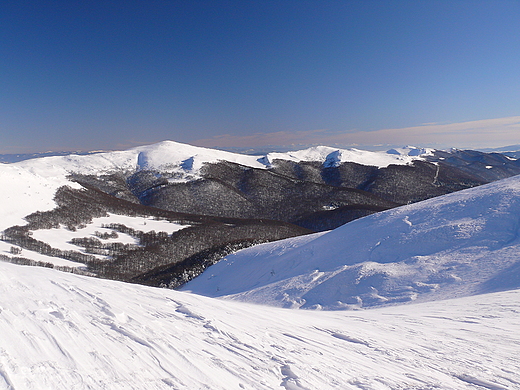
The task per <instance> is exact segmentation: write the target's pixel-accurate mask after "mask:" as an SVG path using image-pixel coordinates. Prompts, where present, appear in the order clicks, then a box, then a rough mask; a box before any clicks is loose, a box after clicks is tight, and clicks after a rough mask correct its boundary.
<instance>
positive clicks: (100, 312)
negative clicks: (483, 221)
mask: <svg viewBox="0 0 520 390" xmlns="http://www.w3.org/2000/svg"><path fill="white" fill-rule="evenodd" d="M0 294H1V297H2V301H1V303H0V332H1V334H2V337H1V338H0V389H2V390H8V389H9V390H12V389H17V390H29V389H30V390H47V389H52V390H65V389H66V390H69V389H76V390H84V389H85V390H86V389H111V390H118V389H147V390H153V389H215V390H217V389H226V390H228V389H292V390H294V389H356V390H361V389H363V390H379V389H440V390H443V389H444V390H448V389H449V390H464V389H466V390H469V389H493V390H503V389H515V388H518V387H519V386H520V374H519V373H520V361H519V360H518V349H519V347H520V338H519V333H518V320H519V318H518V313H519V312H520V292H519V291H508V292H501V293H495V294H486V295H482V296H479V297H469V298H464V299H459V300H451V301H447V302H446V301H445V302H431V303H427V304H420V305H407V306H399V307H392V308H383V309H378V310H371V311H362V312H344V311H342V312H316V311H289V310H284V309H279V308H271V307H263V306H258V305H249V304H244V303H240V302H229V301H221V300H215V299H211V298H206V297H201V296H196V295H191V294H186V293H180V292H176V291H172V290H164V289H154V288H148V287H144V286H138V285H129V284H124V283H119V282H112V281H107V280H101V279H92V278H85V277H80V276H76V275H72V274H66V273H60V272H57V271H55V270H51V269H43V268H36V267H23V266H16V265H12V264H7V263H0Z"/></svg>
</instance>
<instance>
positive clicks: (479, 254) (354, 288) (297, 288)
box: [184, 176, 520, 309]
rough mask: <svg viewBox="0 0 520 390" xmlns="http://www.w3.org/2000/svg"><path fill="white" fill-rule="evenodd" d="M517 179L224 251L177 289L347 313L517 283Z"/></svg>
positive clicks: (519, 184)
mask: <svg viewBox="0 0 520 390" xmlns="http://www.w3.org/2000/svg"><path fill="white" fill-rule="evenodd" d="M519 226H520V176H516V177H512V178H509V179H504V180H500V181H497V182H494V183H491V184H488V185H484V186H480V187H477V188H472V189H469V190H464V191H460V192H456V193H452V194H449V195H445V196H442V197H437V198H433V199H429V200H426V201H423V202H419V203H415V204H412V205H408V206H403V207H399V208H395V209H392V210H388V211H385V212H381V213H378V214H374V215H371V216H368V217H365V218H362V219H358V220H356V221H353V222H350V223H348V224H346V225H344V226H342V227H340V228H337V229H335V230H333V231H330V232H327V233H320V234H314V235H309V236H303V237H297V238H293V239H287V240H283V241H278V242H273V243H269V244H264V245H260V246H257V247H252V248H248V249H245V250H243V251H240V252H237V253H235V254H233V255H229V256H227V257H226V258H225V259H223V260H222V261H220V262H219V263H217V264H215V265H213V266H212V267H210V268H208V269H207V270H206V271H205V272H204V273H203V274H202V275H201V276H199V277H198V278H196V279H194V280H193V281H191V282H189V283H188V284H187V285H186V286H185V287H184V290H188V291H192V292H195V293H198V294H202V295H207V296H212V297H226V298H229V299H236V300H240V301H247V302H255V303H261V304H268V305H274V306H282V307H292V308H297V307H302V308H315V309H321V308H324V309H350V308H358V307H370V306H378V305H382V304H395V303H402V302H409V301H414V300H417V301H426V300H435V299H446V298H453V297H462V296H468V295H473V294H481V293H485V292H489V291H499V290H502V289H510V288H517V287H519V286H520V239H519V229H520V227H519Z"/></svg>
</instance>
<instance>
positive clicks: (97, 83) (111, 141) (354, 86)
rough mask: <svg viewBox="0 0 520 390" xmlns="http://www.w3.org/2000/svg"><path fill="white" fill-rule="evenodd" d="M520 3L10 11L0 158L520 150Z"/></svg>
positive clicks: (148, 5) (39, 5) (149, 5)
mask: <svg viewBox="0 0 520 390" xmlns="http://www.w3.org/2000/svg"><path fill="white" fill-rule="evenodd" d="M519 19H520V3H519V2H518V1H514V0H503V1H500V2H495V1H491V0H476V1H475V0H458V1H451V0H450V1H448V0H439V1H434V2H418V1H413V0H403V1H399V2H388V1H382V0H381V1H380V0H374V1H370V2H367V1H361V0H348V1H332V0H329V1H327V0H325V1H311V0H309V1H297V0H287V1H283V2H277V1H262V2H250V1H233V0H230V1H223V0H221V1H215V2H205V1H191V2H164V1H161V2H159V1H150V2H141V1H136V0H127V1H121V0H116V1H111V2H69V1H65V0H57V1H53V2H47V1H43V0H21V1H17V2H9V3H6V4H4V5H3V7H2V13H0V42H2V44H1V45H0V58H1V60H0V70H1V74H2V78H0V85H1V87H2V94H1V96H0V153H31V152H35V151H48V150H52V151H61V150H121V149H127V148H130V147H132V146H138V145H143V144H150V143H155V142H159V141H162V140H166V139H171V140H175V141H178V142H182V143H189V144H193V145H198V146H208V147H221V148H222V147H230V148H232V147H240V148H242V147H252V148H263V147H266V146H268V145H273V146H277V147H280V146H283V145H296V144H299V145H310V144H329V145H338V146H339V145H341V146H343V147H348V146H349V145H352V146H355V145H360V146H363V145H378V144H392V145H406V144H412V145H414V144H416V145H419V146H433V147H438V148H443V147H458V148H482V147H499V146H505V145H510V144H519V143H520V116H519V115H520V111H519V108H518V107H520V94H519V93H518V91H520V77H518V64H519V63H520V34H519V33H518V27H517V25H518V20H519Z"/></svg>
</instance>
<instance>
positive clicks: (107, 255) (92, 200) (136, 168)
mask: <svg viewBox="0 0 520 390" xmlns="http://www.w3.org/2000/svg"><path fill="white" fill-rule="evenodd" d="M516 173H520V162H519V161H517V160H515V159H512V158H508V157H505V156H503V155H500V154H496V153H495V154H485V153H481V152H475V151H450V152H441V151H435V150H431V149H419V148H414V147H405V148H398V149H394V150H390V151H388V152H366V151H360V150H355V149H351V150H346V149H344V150H343V149H337V148H330V147H325V146H319V147H313V148H308V149H306V150H301V151H296V152H287V153H269V154H266V155H263V156H250V155H241V154H237V153H230V152H223V151H219V150H212V149H207V148H198V147H195V146H190V145H184V144H179V143H175V142H171V141H165V142H161V143H158V144H154V145H147V146H142V147H138V148H134V149H130V150H127V151H120V152H106V153H91V154H88V155H75V154H71V155H68V156H48V157H45V158H38V159H33V160H25V161H20V162H17V163H13V164H0V200H1V203H2V206H1V207H0V231H1V239H2V241H0V257H1V258H3V259H7V260H10V261H14V262H17V263H21V264H34V262H38V264H40V265H42V264H44V265H46V266H49V265H50V266H52V264H54V265H55V266H60V267H62V266H63V267H67V268H66V269H68V267H72V268H75V269H76V271H78V267H79V268H81V269H83V270H85V271H86V272H88V273H89V274H95V275H98V276H103V277H110V278H116V279H118V280H125V281H133V282H138V283H145V284H149V285H154V286H163V285H167V286H170V287H176V286H178V285H180V284H182V283H184V282H185V281H186V280H188V279H189V278H192V277H194V276H195V275H196V274H198V273H200V272H202V270H203V269H204V268H205V267H206V266H207V265H209V264H213V263H214V262H215V261H217V260H218V259H220V257H222V256H224V255H226V254H228V253H230V251H232V250H236V249H237V248H243V247H246V246H249V245H252V244H253V243H259V242H267V241H272V240H278V239H282V238H287V237H294V236H298V235H301V234H306V233H309V232H311V231H314V232H316V231H325V230H330V229H333V228H335V227H338V226H341V225H343V224H345V223H347V222H349V221H352V220H354V219H356V218H360V217H362V216H366V215H370V214H372V213H375V212H378V211H383V210H387V209H390V208H393V207H396V206H399V205H402V204H407V203H411V202H417V201H419V200H423V199H427V198H431V197H434V196H439V195H443V194H446V193H449V192H453V191H457V190H461V189H464V188H470V187H474V186H478V185H481V184H484V183H488V182H490V181H493V180H497V179H500V178H503V177H508V176H511V175H514V174H516ZM151 219H157V220H159V221H158V222H159V223H158V224H157V225H156V226H158V229H161V230H156V229H149V226H151V224H149V226H144V223H143V222H142V221H146V220H148V221H150V220H151ZM100 220H103V221H104V222H103V223H102V224H100V223H98V222H96V221H100ZM121 220H124V221H125V223H120V221H121ZM132 221H133V222H132ZM102 225H106V226H102ZM180 225H182V226H184V227H185V228H184V229H181V230H178V229H177V227H178V226H180ZM136 227H138V228H137V229H136ZM42 262H43V263H42Z"/></svg>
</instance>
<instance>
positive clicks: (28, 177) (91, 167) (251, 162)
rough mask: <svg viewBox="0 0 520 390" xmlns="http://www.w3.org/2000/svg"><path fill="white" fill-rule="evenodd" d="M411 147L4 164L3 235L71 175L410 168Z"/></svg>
mask: <svg viewBox="0 0 520 390" xmlns="http://www.w3.org/2000/svg"><path fill="white" fill-rule="evenodd" d="M407 150H408V149H406V150H404V149H403V151H401V152H399V153H398V154H395V153H393V152H392V153H385V152H367V151H360V150H354V149H352V150H341V149H334V148H330V147H315V148H310V149H307V150H302V151H299V152H291V153H271V154H269V155H266V156H249V155H242V154H237V153H231V152H225V151H221V150H214V149H208V148H201V147H196V146H191V145H186V144H181V143H177V142H173V141H164V142H160V143H157V144H153V145H147V146H140V147H137V148H134V149H130V150H126V151H116V152H104V153H95V154H89V155H76V154H71V155H67V156H51V157H43V158H36V159H31V160H25V161H20V162H17V163H12V164H0V200H1V201H2V206H1V207H0V231H1V230H4V229H6V228H7V227H9V226H12V225H17V224H19V225H23V224H24V221H23V217H25V216H26V215H28V214H31V213H33V212H35V211H46V210H50V209H53V208H54V207H55V206H56V205H55V203H54V202H53V199H52V198H53V196H54V194H55V192H56V190H57V189H58V188H59V187H61V186H63V185H70V186H73V187H78V185H77V184H76V183H73V182H71V181H70V180H68V179H67V176H68V175H69V174H71V173H77V174H83V175H102V174H109V173H113V172H123V173H128V174H131V173H133V172H136V171H139V170H146V169H149V170H157V171H160V172H168V173H169V176H168V177H169V178H170V180H177V181H186V180H194V179H197V178H199V177H200V169H201V168H202V166H203V165H204V164H205V163H214V162H218V161H229V162H233V163H238V164H241V165H244V166H247V167H252V168H261V169H262V168H264V169H265V168H268V167H270V166H271V164H272V162H273V161H274V159H285V160H291V161H319V162H322V163H324V164H330V165H334V164H337V163H339V162H345V161H352V162H357V163H360V164H366V165H373V166H379V167H382V166H387V165H388V164H408V163H411V162H412V161H413V160H414V159H421V158H422V157H421V156H422V155H423V154H427V153H428V151H426V150H425V151H424V153H423V154H421V153H412V154H414V155H413V156H409V155H408V154H410V153H409V151H407Z"/></svg>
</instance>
